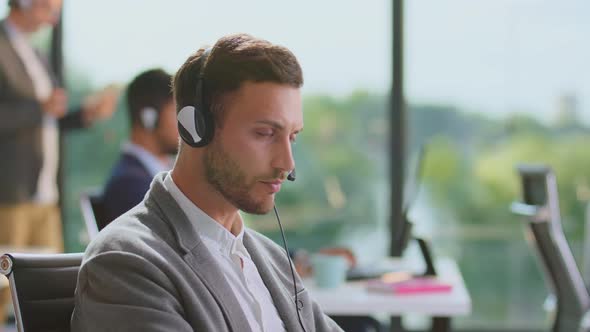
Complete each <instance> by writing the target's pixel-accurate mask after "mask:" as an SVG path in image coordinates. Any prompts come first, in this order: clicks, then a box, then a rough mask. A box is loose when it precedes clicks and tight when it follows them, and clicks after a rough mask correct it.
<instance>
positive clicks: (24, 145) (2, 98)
mask: <svg viewBox="0 0 590 332" xmlns="http://www.w3.org/2000/svg"><path fill="white" fill-rule="evenodd" d="M38 55H39V58H40V60H41V61H42V62H43V63H44V64H45V67H46V69H47V72H48V73H49V74H50V76H51V78H52V79H53V83H54V85H57V82H56V81H55V76H54V75H53V72H52V71H51V68H49V66H48V64H47V62H46V61H45V59H44V58H43V57H42V56H41V55H40V54H38ZM42 119H43V111H42V109H41V104H40V103H39V102H38V101H37V98H36V97H35V88H34V86H33V81H32V79H31V77H30V76H29V74H28V73H27V70H26V68H25V65H24V63H23V62H22V60H21V59H20V57H19V55H18V53H16V50H15V49H14V48H13V47H12V44H11V43H10V41H9V39H8V36H7V34H6V30H5V29H4V21H2V20H0V156H2V164H1V165H0V184H1V185H0V205H2V204H15V203H25V202H30V201H31V200H32V198H33V195H34V194H35V191H36V190H37V181H38V178H39V172H40V171H41V166H42V164H43V152H42V142H41V126H42ZM82 126H83V123H82V116H81V112H79V109H78V110H75V111H72V112H69V113H68V114H67V115H66V116H64V117H63V118H61V119H60V120H59V127H60V129H62V130H63V129H72V128H81V127H82ZM60 160H61V158H60Z"/></svg>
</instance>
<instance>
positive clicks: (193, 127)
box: [177, 47, 306, 332]
mask: <svg viewBox="0 0 590 332" xmlns="http://www.w3.org/2000/svg"><path fill="white" fill-rule="evenodd" d="M211 50H212V48H211V47H209V48H207V49H206V50H205V51H204V52H203V54H201V57H200V58H199V60H198V62H199V75H198V77H197V84H196V87H195V90H196V91H195V99H194V101H193V105H184V106H182V108H181V109H180V111H179V112H178V115H177V119H178V133H179V134H180V137H181V138H182V140H183V141H184V142H185V143H186V144H188V145H190V146H191V147H193V148H200V147H203V146H206V145H207V144H209V143H210V142H211V140H212V139H213V132H214V130H215V123H214V121H213V115H212V114H211V111H210V110H209V108H208V107H207V105H205V100H204V96H203V90H204V89H203V82H204V75H205V66H206V65H207V59H208V58H209V55H210V54H211ZM178 106H179V107H180V106H181V105H178ZM287 179H288V180H289V181H295V170H292V171H291V173H289V175H288V176H287ZM273 208H274V212H275V216H276V217H277V222H278V224H279V229H280V231H281V237H282V238H283V246H284V247H285V253H286V255H287V260H288V261H289V267H290V268H291V277H292V278H293V292H294V294H295V311H296V312H297V318H298V320H299V325H301V328H302V329H303V331H304V332H306V330H305V326H303V321H302V320H301V313H300V312H299V311H300V310H301V309H303V302H301V301H299V299H298V297H297V294H298V291H297V285H296V283H295V271H294V270H293V263H292V262H291V256H289V247H288V246H287V239H286V238H285V233H284V232H283V226H282V225H281V218H280V217H279V212H278V210H277V207H276V205H275V206H274V207H273Z"/></svg>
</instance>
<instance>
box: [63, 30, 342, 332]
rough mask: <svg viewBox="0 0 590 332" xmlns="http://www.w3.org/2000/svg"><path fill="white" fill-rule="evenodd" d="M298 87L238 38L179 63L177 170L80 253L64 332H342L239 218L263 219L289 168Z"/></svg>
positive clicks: (288, 56)
mask: <svg viewBox="0 0 590 332" xmlns="http://www.w3.org/2000/svg"><path fill="white" fill-rule="evenodd" d="M302 84H303V74H302V70H301V67H300V66H299V63H298V61H297V59H296V58H295V56H294V55H293V53H291V51H289V50H288V49H286V48H284V47H282V46H278V45H274V44H271V43H270V42H268V41H265V40H261V39H256V38H254V37H251V36H248V35H244V34H239V35H231V36H226V37H223V38H221V39H220V40H219V41H217V43H216V44H215V45H214V46H213V47H212V48H210V49H207V50H204V49H201V50H199V51H198V52H197V53H195V54H193V55H191V56H190V57H189V58H188V59H187V60H186V62H185V63H184V64H183V65H182V66H181V68H180V69H179V70H178V72H177V73H176V75H175V77H174V83H173V91H174V97H175V101H176V109H177V113H178V122H179V123H178V125H179V130H180V134H181V137H182V142H181V145H180V150H179V153H178V157H177V159H176V163H175V164H174V168H173V169H172V171H170V172H163V173H159V174H158V175H157V176H156V177H155V179H154V180H153V181H152V184H151V186H150V189H149V190H148V192H147V194H146V197H145V199H144V200H143V201H142V202H141V203H140V204H139V205H137V206H136V207H135V208H133V209H132V210H130V211H129V212H127V213H125V214H123V215H122V216H121V217H119V218H117V219H116V220H115V221H113V222H112V223H111V224H110V225H109V226H108V227H106V228H105V229H104V230H103V231H102V232H101V233H100V234H99V235H98V236H97V237H96V238H95V239H94V240H93V241H92V242H91V243H90V245H89V246H88V248H87V250H86V253H85V255H84V260H83V262H82V265H81V267H80V272H79V274H78V283H77V288H76V295H75V309H74V313H73V316H72V331H87V332H90V331H178V332H180V331H186V332H189V331H218V332H224V331H225V332H229V331H244V332H247V331H271V332H275V331H303V332H314V331H342V330H341V329H340V328H339V327H338V326H337V325H336V324H335V323H334V321H332V320H331V319H330V318H329V317H327V316H326V315H324V314H323V313H322V311H321V309H320V308H319V306H318V305H317V303H315V302H314V301H313V300H312V299H311V296H310V294H309V293H308V292H306V290H305V288H304V287H303V284H302V282H301V280H300V278H299V276H298V275H297V274H293V272H292V271H293V269H292V267H291V266H290V262H289V260H288V256H287V252H286V251H285V250H284V249H283V248H281V247H279V246H277V245H276V244H275V243H274V242H272V241H271V240H270V239H268V238H266V237H264V236H263V235H261V234H259V233H257V232H255V231H254V230H252V229H249V228H247V227H245V225H244V221H243V219H242V216H241V214H240V211H243V212H245V213H252V214H265V213H268V212H270V211H271V210H272V209H273V207H274V201H275V194H276V193H278V192H279V190H280V188H281V183H282V182H283V181H284V180H285V179H286V178H287V175H288V174H289V173H290V172H292V171H293V169H294V167H295V162H294V160H293V154H292V147H291V144H292V143H293V141H294V140H295V138H296V136H297V134H298V133H299V132H300V131H301V130H302V129H303V113H302V103H301V91H300V87H301V85H302Z"/></svg>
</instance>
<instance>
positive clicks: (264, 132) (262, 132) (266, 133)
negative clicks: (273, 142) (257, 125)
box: [256, 131, 273, 137]
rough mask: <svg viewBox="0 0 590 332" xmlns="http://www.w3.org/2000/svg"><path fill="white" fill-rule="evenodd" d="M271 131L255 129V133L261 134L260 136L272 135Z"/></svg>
mask: <svg viewBox="0 0 590 332" xmlns="http://www.w3.org/2000/svg"><path fill="white" fill-rule="evenodd" d="M272 134H273V133H272V131H257V132H256V135H258V136H261V137H270V136H272Z"/></svg>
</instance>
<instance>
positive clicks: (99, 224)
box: [80, 188, 108, 240]
mask: <svg viewBox="0 0 590 332" xmlns="http://www.w3.org/2000/svg"><path fill="white" fill-rule="evenodd" d="M80 208H81V210H82V217H83V218H84V223H85V224H86V229H87V230H88V237H89V240H92V239H94V238H95V237H96V235H97V234H98V232H99V231H100V230H101V229H103V228H104V227H105V226H106V225H107V223H108V222H107V221H106V220H105V217H104V212H103V211H104V200H103V196H102V191H101V190H99V189H96V188H92V189H88V190H85V191H83V192H82V193H81V194H80Z"/></svg>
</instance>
